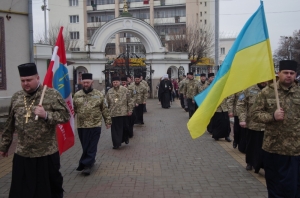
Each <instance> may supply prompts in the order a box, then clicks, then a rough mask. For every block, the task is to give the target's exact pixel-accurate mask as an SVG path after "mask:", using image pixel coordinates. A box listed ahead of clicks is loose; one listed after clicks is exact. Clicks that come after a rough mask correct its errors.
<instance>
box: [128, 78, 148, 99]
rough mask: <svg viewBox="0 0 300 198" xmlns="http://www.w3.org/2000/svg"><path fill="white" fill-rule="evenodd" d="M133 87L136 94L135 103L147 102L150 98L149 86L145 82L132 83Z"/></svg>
mask: <svg viewBox="0 0 300 198" xmlns="http://www.w3.org/2000/svg"><path fill="white" fill-rule="evenodd" d="M131 86H132V87H131V89H132V90H133V94H134V95H135V103H136V104H143V103H144V102H146V100H147V98H148V91H147V88H146V87H145V86H144V85H143V84H141V83H140V84H138V85H137V84H135V83H132V84H131Z"/></svg>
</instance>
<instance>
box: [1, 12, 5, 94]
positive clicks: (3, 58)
mask: <svg viewBox="0 0 300 198" xmlns="http://www.w3.org/2000/svg"><path fill="white" fill-rule="evenodd" d="M4 45H5V40H4V18H3V17H0V90H6V72H5V66H6V65H5V46H4Z"/></svg>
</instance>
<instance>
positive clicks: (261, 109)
mask: <svg viewBox="0 0 300 198" xmlns="http://www.w3.org/2000/svg"><path fill="white" fill-rule="evenodd" d="M297 66H298V64H297V62H296V61H293V60H283V61H280V63H279V72H278V77H279V80H278V81H277V83H276V85H277V91H278V96H279V103H280V108H279V109H278V108H277V105H276V99H275V90H274V84H271V85H269V86H267V87H266V88H264V89H263V90H262V92H261V94H259V96H258V97H257V98H256V100H255V103H254V105H253V106H252V108H251V114H252V115H253V120H254V121H255V122H260V123H264V124H265V133H264V138H263V145H262V149H263V150H264V153H263V155H264V159H263V162H264V169H265V178H266V183H267V189H268V195H269V197H300V188H299V185H300V168H299V167H300V87H299V86H297V85H296V84H295V82H294V80H295V78H296V72H297Z"/></svg>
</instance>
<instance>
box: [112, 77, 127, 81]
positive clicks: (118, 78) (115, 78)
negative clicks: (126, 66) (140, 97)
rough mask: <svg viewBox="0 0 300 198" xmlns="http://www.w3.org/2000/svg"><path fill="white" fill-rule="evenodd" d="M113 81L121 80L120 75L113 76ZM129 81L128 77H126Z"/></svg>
mask: <svg viewBox="0 0 300 198" xmlns="http://www.w3.org/2000/svg"><path fill="white" fill-rule="evenodd" d="M111 81H120V76H114V77H112V78H111ZM126 81H127V79H126Z"/></svg>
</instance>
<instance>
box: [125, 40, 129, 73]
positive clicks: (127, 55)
mask: <svg viewBox="0 0 300 198" xmlns="http://www.w3.org/2000/svg"><path fill="white" fill-rule="evenodd" d="M125 65H126V69H127V75H129V46H128V44H126V59H125Z"/></svg>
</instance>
